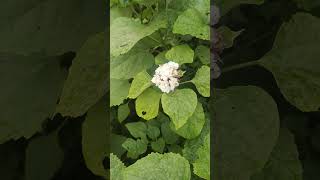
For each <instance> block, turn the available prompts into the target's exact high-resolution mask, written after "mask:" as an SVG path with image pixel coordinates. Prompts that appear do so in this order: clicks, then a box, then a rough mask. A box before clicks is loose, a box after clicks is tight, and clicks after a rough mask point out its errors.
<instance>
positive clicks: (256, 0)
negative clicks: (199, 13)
mask: <svg viewBox="0 0 320 180" xmlns="http://www.w3.org/2000/svg"><path fill="white" fill-rule="evenodd" d="M262 3H264V0H216V1H215V4H216V6H218V7H219V8H220V14H221V16H224V15H225V14H227V13H228V12H229V11H230V10H231V9H232V8H234V7H236V6H239V5H240V4H257V5H260V4H262Z"/></svg>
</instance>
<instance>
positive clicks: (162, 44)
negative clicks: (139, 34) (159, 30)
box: [148, 36, 163, 45]
mask: <svg viewBox="0 0 320 180" xmlns="http://www.w3.org/2000/svg"><path fill="white" fill-rule="evenodd" d="M148 37H149V38H150V39H152V40H154V41H155V42H157V43H159V44H162V45H163V43H162V42H160V41H158V40H157V39H155V38H153V37H151V36H148Z"/></svg>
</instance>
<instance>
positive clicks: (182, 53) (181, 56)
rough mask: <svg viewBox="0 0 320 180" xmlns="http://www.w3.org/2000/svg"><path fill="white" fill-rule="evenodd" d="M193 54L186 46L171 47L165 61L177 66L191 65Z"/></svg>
mask: <svg viewBox="0 0 320 180" xmlns="http://www.w3.org/2000/svg"><path fill="white" fill-rule="evenodd" d="M193 56H194V52H193V50H192V49H191V48H190V46H189V45H187V44H182V45H178V46H174V47H172V48H171V49H170V50H169V51H168V52H167V53H166V55H165V57H166V59H168V60H170V61H173V62H176V63H178V64H180V65H181V64H184V63H192V62H193Z"/></svg>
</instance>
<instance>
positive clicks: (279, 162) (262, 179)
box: [251, 129, 303, 180]
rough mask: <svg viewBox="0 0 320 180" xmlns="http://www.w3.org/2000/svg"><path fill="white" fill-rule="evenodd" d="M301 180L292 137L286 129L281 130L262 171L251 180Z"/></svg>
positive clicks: (297, 155)
mask: <svg viewBox="0 0 320 180" xmlns="http://www.w3.org/2000/svg"><path fill="white" fill-rule="evenodd" d="M293 179H294V180H302V179H303V178H302V166H301V164H300V160H299V154H298V150H297V146H296V144H295V142H294V136H293V134H291V133H290V132H289V131H288V130H287V129H281V130H280V134H279V139H278V142H277V145H276V146H275V147H274V149H273V151H272V153H271V156H270V158H269V161H268V162H267V163H266V165H265V167H264V168H263V170H262V171H261V172H259V173H257V174H255V175H254V176H252V178H251V180H293Z"/></svg>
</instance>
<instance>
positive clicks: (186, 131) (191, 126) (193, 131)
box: [170, 102, 206, 139]
mask: <svg viewBox="0 0 320 180" xmlns="http://www.w3.org/2000/svg"><path fill="white" fill-rule="evenodd" d="M205 120H206V119H205V116H204V112H203V107H202V104H201V103H199V102H198V105H197V107H196V110H195V111H194V113H193V114H192V116H191V117H190V118H189V119H188V121H187V123H186V124H184V125H183V126H182V127H181V128H179V129H178V130H176V129H175V127H174V124H173V123H172V122H171V123H170V128H171V130H172V131H174V132H175V133H177V134H178V135H180V136H182V137H184V138H186V139H193V138H195V137H197V136H198V135H199V134H200V133H201V130H202V128H203V125H204V123H205Z"/></svg>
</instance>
